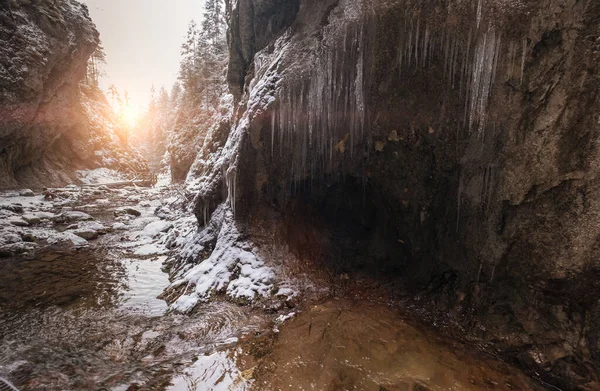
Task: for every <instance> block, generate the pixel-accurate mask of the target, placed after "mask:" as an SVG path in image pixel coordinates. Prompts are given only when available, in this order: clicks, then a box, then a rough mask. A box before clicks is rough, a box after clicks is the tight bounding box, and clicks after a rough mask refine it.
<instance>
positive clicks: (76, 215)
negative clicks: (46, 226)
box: [52, 209, 94, 223]
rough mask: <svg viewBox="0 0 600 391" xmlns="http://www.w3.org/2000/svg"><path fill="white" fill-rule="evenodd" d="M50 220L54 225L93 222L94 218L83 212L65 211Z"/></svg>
mask: <svg viewBox="0 0 600 391" xmlns="http://www.w3.org/2000/svg"><path fill="white" fill-rule="evenodd" d="M63 210H64V209H63ZM52 220H53V221H54V222H56V223H68V222H73V221H91V220H94V218H93V217H92V216H90V215H89V214H87V213H84V212H78V211H66V212H62V213H61V214H59V215H57V216H54V218H53V219H52Z"/></svg>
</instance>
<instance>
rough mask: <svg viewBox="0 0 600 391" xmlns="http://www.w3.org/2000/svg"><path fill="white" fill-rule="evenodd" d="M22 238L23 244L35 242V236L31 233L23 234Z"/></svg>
mask: <svg viewBox="0 0 600 391" xmlns="http://www.w3.org/2000/svg"><path fill="white" fill-rule="evenodd" d="M22 238H23V241H24V242H29V243H35V241H36V240H37V238H36V236H35V235H34V234H32V233H31V232H27V233H24V234H23V236H22Z"/></svg>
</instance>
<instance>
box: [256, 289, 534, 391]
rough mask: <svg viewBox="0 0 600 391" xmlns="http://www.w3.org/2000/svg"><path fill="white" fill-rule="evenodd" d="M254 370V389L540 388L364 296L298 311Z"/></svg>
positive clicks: (462, 390) (516, 372) (407, 390)
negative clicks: (412, 323) (255, 372)
mask: <svg viewBox="0 0 600 391" xmlns="http://www.w3.org/2000/svg"><path fill="white" fill-rule="evenodd" d="M259 368H260V370H258V371H257V372H258V373H259V375H258V376H257V377H258V380H257V383H256V384H255V387H256V389H269V390H373V391H383V390H388V391H392V390H395V391H399V390H405V391H416V390H439V391H442V390H456V391H470V390H539V389H541V388H539V387H538V386H537V385H535V384H533V383H532V382H531V381H530V380H529V379H528V378H527V377H526V376H525V375H524V374H523V373H522V372H521V371H519V370H517V369H515V368H511V367H509V366H507V365H505V364H503V363H501V362H498V361H496V360H494V359H492V358H490V357H487V356H483V355H475V354H474V353H473V352H469V351H468V349H466V348H465V347H464V346H461V345H459V344H454V345H452V344H448V343H447V342H445V341H443V340H441V339H438V338H436V336H435V335H434V334H432V333H431V332H428V331H426V330H421V329H418V328H416V327H414V326H412V325H411V324H409V323H408V322H407V321H405V320H403V319H402V318H401V317H400V316H399V315H398V313H397V312H395V311H393V310H392V309H390V308H388V307H386V306H383V305H380V304H375V303H372V302H368V301H349V300H333V301H329V302H327V303H324V304H320V305H315V306H313V307H311V308H310V309H308V310H307V311H305V312H303V313H300V314H299V315H298V316H297V317H295V318H294V319H293V320H291V321H289V322H288V323H287V324H286V325H285V327H282V328H281V332H280V335H279V336H278V338H277V341H276V342H275V344H274V347H273V350H272V352H271V353H270V354H269V356H268V357H267V359H266V360H265V361H264V362H263V363H262V364H261V365H260V366H259ZM261 373H262V375H261Z"/></svg>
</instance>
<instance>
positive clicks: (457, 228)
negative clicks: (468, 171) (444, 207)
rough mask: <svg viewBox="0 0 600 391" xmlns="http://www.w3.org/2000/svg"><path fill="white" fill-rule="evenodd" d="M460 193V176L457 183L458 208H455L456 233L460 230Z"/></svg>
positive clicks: (461, 187)
mask: <svg viewBox="0 0 600 391" xmlns="http://www.w3.org/2000/svg"><path fill="white" fill-rule="evenodd" d="M462 193H463V177H462V174H461V176H460V179H459V181H458V195H457V197H456V198H457V200H458V201H457V203H458V206H457V208H456V232H457V233H458V230H459V228H460V207H461V204H462Z"/></svg>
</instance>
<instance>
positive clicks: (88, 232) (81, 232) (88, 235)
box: [73, 228, 100, 240]
mask: <svg viewBox="0 0 600 391" xmlns="http://www.w3.org/2000/svg"><path fill="white" fill-rule="evenodd" d="M73 233H74V234H75V235H77V236H79V237H80V238H83V239H85V240H94V239H97V238H98V236H100V234H99V233H98V231H94V230H93V229H86V228H83V229H78V230H76V231H73Z"/></svg>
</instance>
